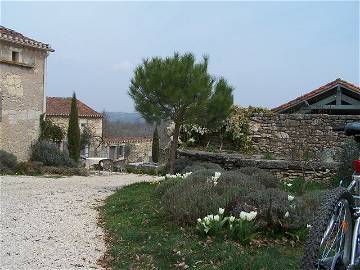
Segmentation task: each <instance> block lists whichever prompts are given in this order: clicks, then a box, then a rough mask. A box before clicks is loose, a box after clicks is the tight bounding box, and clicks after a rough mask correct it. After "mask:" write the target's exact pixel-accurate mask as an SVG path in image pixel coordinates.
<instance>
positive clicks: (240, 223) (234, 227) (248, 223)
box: [196, 208, 257, 245]
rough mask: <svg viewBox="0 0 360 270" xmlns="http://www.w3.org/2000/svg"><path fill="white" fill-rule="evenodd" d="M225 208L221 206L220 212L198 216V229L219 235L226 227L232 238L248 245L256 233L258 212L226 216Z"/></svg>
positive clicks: (205, 232) (204, 232) (201, 232)
mask: <svg viewBox="0 0 360 270" xmlns="http://www.w3.org/2000/svg"><path fill="white" fill-rule="evenodd" d="M224 211H225V210H224V209H223V208H219V211H218V214H216V215H213V214H211V215H207V216H206V217H204V218H202V219H201V218H198V219H197V223H196V229H197V230H198V232H199V233H200V234H201V235H205V236H208V235H212V236H215V235H219V234H220V232H221V231H222V230H223V229H224V225H225V224H228V226H227V227H226V230H227V234H228V235H229V237H230V238H232V239H234V240H238V241H239V242H240V243H241V244H243V245H248V244H249V243H250V242H251V240H252V239H253V238H254V237H255V235H256V226H255V218H256V216H257V212H255V211H251V212H245V211H242V212H241V213H240V215H239V217H238V218H235V217H234V216H224Z"/></svg>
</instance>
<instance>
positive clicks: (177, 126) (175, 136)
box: [169, 123, 180, 174]
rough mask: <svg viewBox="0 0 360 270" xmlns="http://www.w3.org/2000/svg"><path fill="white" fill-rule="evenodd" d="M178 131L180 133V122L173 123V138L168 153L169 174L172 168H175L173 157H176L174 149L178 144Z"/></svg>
mask: <svg viewBox="0 0 360 270" xmlns="http://www.w3.org/2000/svg"><path fill="white" fill-rule="evenodd" d="M179 133H180V123H175V129H174V133H173V140H172V142H171V145H170V155H169V170H170V173H171V174H173V173H174V169H175V159H176V150H177V145H178V139H179Z"/></svg>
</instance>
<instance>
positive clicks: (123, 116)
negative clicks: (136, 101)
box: [106, 112, 145, 124]
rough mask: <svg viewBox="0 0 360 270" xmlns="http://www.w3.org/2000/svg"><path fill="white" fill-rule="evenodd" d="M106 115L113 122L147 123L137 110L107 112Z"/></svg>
mask: <svg viewBox="0 0 360 270" xmlns="http://www.w3.org/2000/svg"><path fill="white" fill-rule="evenodd" d="M106 117H107V119H108V120H109V121H111V122H118V121H119V122H122V123H134V124H136V123H145V120H144V118H142V117H141V115H140V114H139V113H137V112H134V113H125V112H106Z"/></svg>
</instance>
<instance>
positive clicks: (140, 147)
mask: <svg viewBox="0 0 360 270" xmlns="http://www.w3.org/2000/svg"><path fill="white" fill-rule="evenodd" d="M151 150H152V139H150V138H141V137H129V138H127V137H118V138H105V139H104V143H103V145H102V147H101V150H100V151H99V153H98V156H99V157H104V158H109V159H112V160H113V161H117V160H125V161H126V162H127V163H132V162H151V154H152V152H151Z"/></svg>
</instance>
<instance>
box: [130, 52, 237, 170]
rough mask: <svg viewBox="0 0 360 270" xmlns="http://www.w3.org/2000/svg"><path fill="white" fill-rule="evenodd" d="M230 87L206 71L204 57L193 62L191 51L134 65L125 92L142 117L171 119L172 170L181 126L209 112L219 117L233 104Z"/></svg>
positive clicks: (204, 120) (202, 118) (205, 119)
mask: <svg viewBox="0 0 360 270" xmlns="http://www.w3.org/2000/svg"><path fill="white" fill-rule="evenodd" d="M232 91H233V89H232V87H231V86H229V85H228V83H227V82H226V80H224V79H223V78H220V79H219V80H216V79H215V78H214V77H213V76H211V75H210V74H209V73H208V57H204V58H203V61H201V62H198V63H197V62H196V60H195V57H194V55H193V54H191V53H186V54H183V55H180V54H178V53H175V54H174V56H173V57H166V58H165V59H163V58H159V57H154V58H151V59H145V60H143V63H142V64H141V65H139V66H137V68H136V69H135V73H134V77H133V78H132V80H131V84H130V89H129V95H130V96H131V97H132V98H133V100H134V103H135V108H136V110H137V111H138V112H140V113H141V115H142V116H143V117H144V119H145V120H146V121H148V122H150V123H159V122H160V121H161V120H164V121H168V120H171V121H173V122H174V124H175V128H174V131H173V135H172V141H171V145H170V153H169V161H168V163H169V168H170V172H171V173H172V172H174V165H175V158H176V150H177V147H178V138H179V133H180V128H181V126H182V125H184V124H201V125H204V124H205V125H206V124H207V123H208V117H209V116H211V117H212V118H213V119H211V122H212V123H214V121H216V122H219V121H220V120H223V119H224V117H226V116H227V114H228V113H229V112H230V107H231V106H232V104H233V95H232ZM215 118H216V119H215ZM220 118H221V119H220Z"/></svg>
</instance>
